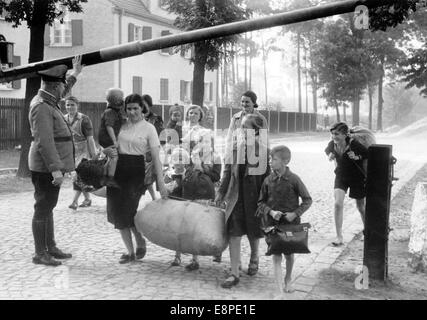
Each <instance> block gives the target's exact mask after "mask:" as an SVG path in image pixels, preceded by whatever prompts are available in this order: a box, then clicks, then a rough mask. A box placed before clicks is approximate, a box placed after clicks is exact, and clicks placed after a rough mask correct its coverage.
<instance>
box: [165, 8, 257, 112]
mask: <svg viewBox="0 0 427 320" xmlns="http://www.w3.org/2000/svg"><path fill="white" fill-rule="evenodd" d="M164 4H165V8H166V9H167V10H168V11H169V12H171V13H174V14H176V15H177V17H176V19H175V22H174V25H175V26H176V27H177V28H178V29H181V30H185V31H189V30H195V29H201V28H206V27H211V26H215V25H220V24H224V23H229V22H234V21H240V20H245V19H247V18H248V17H249V13H250V11H249V10H246V9H243V8H242V0H181V1H176V0H165V2H164ZM237 39H238V36H229V37H222V38H217V39H211V40H204V41H200V42H196V43H194V56H193V58H192V59H191V62H192V63H194V70H193V97H192V100H193V103H194V104H198V105H203V96H204V87H205V86H204V80H205V70H215V69H217V68H218V66H219V64H220V62H221V60H222V59H223V57H224V55H225V51H224V50H225V48H228V47H229V46H224V44H226V43H231V44H233V43H235V42H236V40H237ZM191 47H192V45H185V46H183V47H182V49H183V50H184V51H185V50H189V49H190V48H191ZM180 49H181V47H180ZM226 56H227V57H231V54H227V55H226Z"/></svg>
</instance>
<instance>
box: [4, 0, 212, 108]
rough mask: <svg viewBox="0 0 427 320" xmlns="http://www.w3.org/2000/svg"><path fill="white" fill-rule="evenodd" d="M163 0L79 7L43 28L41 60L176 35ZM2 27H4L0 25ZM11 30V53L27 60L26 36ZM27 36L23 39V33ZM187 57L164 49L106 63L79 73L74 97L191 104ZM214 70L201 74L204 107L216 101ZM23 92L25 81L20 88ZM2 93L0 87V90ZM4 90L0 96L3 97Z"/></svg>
mask: <svg viewBox="0 0 427 320" xmlns="http://www.w3.org/2000/svg"><path fill="white" fill-rule="evenodd" d="M161 3H162V1H161V0H151V1H150V0H97V1H88V2H87V3H83V4H82V8H83V13H67V14H65V15H64V17H63V18H64V23H63V24H60V23H59V22H55V23H54V24H53V26H50V27H49V26H46V33H45V53H44V57H45V60H50V59H54V58H59V57H67V56H73V55H76V54H81V53H88V52H93V51H98V50H99V49H102V48H106V47H111V46H115V45H119V44H124V43H128V42H132V41H136V40H147V39H152V38H158V37H161V36H164V35H167V34H174V33H178V32H180V31H179V30H178V29H177V28H175V27H174V26H173V20H174V18H175V17H174V16H172V15H171V14H169V13H168V12H167V11H166V10H164V9H162V4H161ZM0 23H1V24H6V23H5V22H4V21H0ZM24 28H25V27H20V28H18V29H16V32H19V35H17V34H14V32H15V30H10V31H9V29H12V28H11V27H10V28H9V27H8V29H7V32H3V28H2V33H4V35H5V36H6V38H7V39H8V40H9V41H12V42H15V54H16V55H18V54H19V55H21V56H22V57H25V59H27V57H28V44H29V32H28V30H27V29H26V28H25V31H23V29H24ZM24 34H25V35H24ZM190 54H191V53H187V54H186V55H185V56H183V55H181V54H180V53H173V52H172V50H169V49H165V50H161V51H160V50H159V51H152V52H147V53H144V54H143V55H140V56H135V57H131V58H125V59H121V60H116V61H112V62H106V63H102V64H97V65H93V66H87V67H86V68H84V69H83V72H82V74H81V76H80V77H79V81H78V82H77V84H76V85H75V87H74V88H73V95H75V96H77V97H78V98H79V99H80V100H81V101H97V102H100V101H104V100H105V91H106V89H108V88H110V87H120V88H122V89H123V90H124V92H125V94H126V95H127V94H130V93H143V94H145V93H147V94H150V95H151V96H152V98H153V102H154V103H155V104H174V103H180V104H183V103H185V102H190V100H191V89H192V83H191V81H192V78H193V65H192V64H190V63H189V62H190V60H189V58H190ZM216 79H217V76H216V72H208V71H206V73H205V104H215V103H216V101H215V100H216V94H215V92H216V88H217V83H216V82H217V80H216ZM21 87H22V88H24V89H25V85H24V83H23V84H22V86H21ZM0 90H1V89H0ZM8 90H9V91H6V92H8V93H7V95H8V96H12V94H13V97H24V93H23V90H22V89H21V90H13V89H8ZM4 92H5V89H3V90H1V91H0V96H5V95H4V94H3V93H4Z"/></svg>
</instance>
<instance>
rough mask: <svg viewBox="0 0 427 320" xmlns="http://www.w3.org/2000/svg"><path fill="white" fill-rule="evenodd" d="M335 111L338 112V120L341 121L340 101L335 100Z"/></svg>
mask: <svg viewBox="0 0 427 320" xmlns="http://www.w3.org/2000/svg"><path fill="white" fill-rule="evenodd" d="M335 111H336V113H337V122H340V121H341V117H340V109H339V106H338V103H336V102H335Z"/></svg>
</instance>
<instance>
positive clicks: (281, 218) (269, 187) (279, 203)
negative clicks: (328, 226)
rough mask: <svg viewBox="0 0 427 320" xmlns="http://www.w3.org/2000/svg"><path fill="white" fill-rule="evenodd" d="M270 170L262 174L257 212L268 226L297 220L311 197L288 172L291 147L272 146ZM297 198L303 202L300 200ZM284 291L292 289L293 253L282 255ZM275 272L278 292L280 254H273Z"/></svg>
mask: <svg viewBox="0 0 427 320" xmlns="http://www.w3.org/2000/svg"><path fill="white" fill-rule="evenodd" d="M270 155H271V169H272V173H271V174H270V175H269V176H268V177H267V178H265V180H264V182H263V184H262V187H261V191H260V196H259V199H258V210H257V216H262V218H263V220H264V221H265V222H266V225H267V226H272V225H278V224H300V223H301V220H300V217H301V215H302V214H303V213H304V212H305V211H307V209H308V208H310V206H311V204H312V199H311V196H310V194H309V193H308V191H307V188H306V187H305V185H304V183H303V182H302V181H301V179H300V178H299V177H298V176H297V175H296V174H294V173H292V172H291V170H290V169H289V167H288V166H287V165H288V164H289V161H290V160H291V151H290V150H289V148H287V147H286V146H277V147H274V148H273V149H272V150H271V153H270ZM299 198H301V199H302V203H301V204H300V203H299ZM285 258H286V276H285V292H293V288H292V285H291V279H292V268H293V265H294V255H293V254H290V255H285ZM273 264H274V276H275V278H276V285H277V290H278V293H279V295H282V293H283V284H282V279H283V278H282V255H281V254H280V255H273Z"/></svg>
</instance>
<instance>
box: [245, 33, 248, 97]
mask: <svg viewBox="0 0 427 320" xmlns="http://www.w3.org/2000/svg"><path fill="white" fill-rule="evenodd" d="M246 90H248V36H247V34H246V33H245V91H246Z"/></svg>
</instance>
